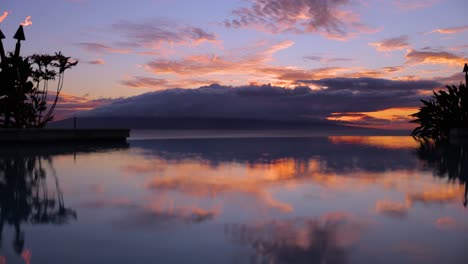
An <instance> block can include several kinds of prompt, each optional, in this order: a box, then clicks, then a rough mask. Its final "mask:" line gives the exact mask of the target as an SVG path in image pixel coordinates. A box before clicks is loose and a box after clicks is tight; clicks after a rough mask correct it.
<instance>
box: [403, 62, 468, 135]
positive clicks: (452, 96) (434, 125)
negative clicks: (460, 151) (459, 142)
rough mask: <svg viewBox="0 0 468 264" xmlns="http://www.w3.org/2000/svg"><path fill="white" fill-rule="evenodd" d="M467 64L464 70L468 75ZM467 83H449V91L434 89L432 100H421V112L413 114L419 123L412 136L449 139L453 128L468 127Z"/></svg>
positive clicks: (414, 121)
mask: <svg viewBox="0 0 468 264" xmlns="http://www.w3.org/2000/svg"><path fill="white" fill-rule="evenodd" d="M467 68H468V67H467V65H466V64H465V68H464V72H465V73H466V74H467V76H468V69H467ZM466 85H467V84H466V83H465V84H463V83H460V85H458V86H455V85H451V86H450V85H447V86H446V87H447V91H443V90H439V91H437V92H436V91H433V96H432V98H431V99H430V100H428V101H426V100H421V102H422V103H423V106H422V107H421V108H420V109H419V112H417V113H415V114H412V115H411V116H412V117H415V118H416V119H414V120H412V121H411V122H413V123H418V124H419V126H418V127H416V128H415V129H414V130H413V132H412V133H411V135H412V136H416V137H423V138H432V139H436V140H444V139H447V138H448V136H449V133H450V129H451V128H462V127H465V128H466V127H468V88H467V87H466Z"/></svg>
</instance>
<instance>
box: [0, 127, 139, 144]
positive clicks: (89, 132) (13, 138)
mask: <svg viewBox="0 0 468 264" xmlns="http://www.w3.org/2000/svg"><path fill="white" fill-rule="evenodd" d="M129 136H130V130H129V129H0V142H2V143H7V142H67V141H68V142H70V141H125V140H126V139H127V138H128V137H129Z"/></svg>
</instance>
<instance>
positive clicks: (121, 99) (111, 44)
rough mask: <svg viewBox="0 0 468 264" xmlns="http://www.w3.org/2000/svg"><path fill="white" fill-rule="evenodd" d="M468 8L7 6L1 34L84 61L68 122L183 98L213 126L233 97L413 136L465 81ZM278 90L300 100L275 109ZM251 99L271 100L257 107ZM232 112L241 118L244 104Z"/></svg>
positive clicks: (174, 0) (142, 1) (348, 3)
mask: <svg viewBox="0 0 468 264" xmlns="http://www.w3.org/2000/svg"><path fill="white" fill-rule="evenodd" d="M467 10H468V4H467V3H466V2H465V1H462V0H415V1H403V0H388V1H387V0H330V1H327V0H199V1H190V0H138V1H123V0H113V1H108V0H94V1H91V0H41V1H30V0H29V1H27V0H0V15H1V16H0V21H1V23H0V28H1V30H2V31H3V33H4V34H5V36H7V39H5V40H4V45H5V47H6V49H7V50H10V51H11V50H13V49H14V41H13V40H12V39H11V36H13V35H14V33H15V31H16V29H17V27H18V25H19V24H20V23H25V24H30V23H27V22H32V25H28V26H27V27H25V34H26V39H27V40H26V42H24V44H23V50H22V54H23V55H30V54H33V53H53V52H55V51H62V52H63V53H64V54H65V55H67V56H72V57H73V58H75V59H78V60H79V61H80V63H79V65H78V66H77V67H76V68H74V69H72V70H71V71H70V72H68V73H67V76H66V80H65V81H66V83H65V87H64V93H65V94H64V96H63V98H62V99H63V100H62V101H61V105H60V109H59V110H61V111H62V114H63V115H67V114H68V115H69V114H70V113H72V112H73V111H74V110H75V109H81V110H83V109H91V108H94V107H96V106H101V107H102V109H101V110H100V111H97V112H98V113H115V114H116V115H118V114H119V113H123V112H126V113H127V114H128V115H131V114H133V115H139V114H143V113H148V112H151V113H152V115H161V113H163V112H164V113H165V114H168V113H169V112H170V111H172V110H170V109H169V110H168V109H165V110H164V109H163V110H161V107H159V108H158V109H156V108H154V109H153V108H151V107H152V106H148V108H145V109H143V108H140V109H139V110H135V111H136V112H131V113H128V111H129V110H128V109H133V108H134V107H132V106H134V105H135V104H138V105H144V103H143V102H145V103H146V105H152V104H150V103H148V102H150V101H148V100H149V99H148V98H153V99H151V100H152V101H151V102H156V101H158V100H160V101H163V100H166V99H167V98H168V96H171V97H170V100H171V103H172V104H173V105H174V107H175V108H176V107H177V106H180V108H178V111H179V113H180V112H184V109H185V110H186V111H189V112H190V113H194V115H198V116H203V114H202V113H208V112H209V113H213V112H217V111H218V110H219V108H222V106H219V105H218V106H214V105H213V103H211V102H212V101H210V100H212V99H208V98H207V95H206V94H210V95H213V94H218V93H219V91H221V90H222V91H224V92H223V96H224V97H225V101H223V102H228V101H229V102H233V103H232V105H236V104H237V105H241V106H245V109H251V111H254V112H256V113H260V112H261V111H265V113H276V112H278V113H291V115H294V117H293V119H297V118H307V117H313V118H317V117H318V118H327V119H329V120H343V121H351V122H354V123H355V124H357V125H363V126H373V127H386V128H388V127H393V128H395V127H399V128H402V127H408V124H407V120H408V119H407V115H408V114H410V113H413V112H414V111H415V110H416V109H417V107H418V105H419V102H418V98H420V97H424V96H427V95H428V94H430V91H431V90H432V89H435V88H438V87H443V86H444V85H445V84H458V83H459V82H460V81H462V79H463V78H462V76H463V74H462V73H461V70H462V67H463V64H464V63H465V62H467V61H468V59H467V57H468V55H467V54H468V20H467V19H466V17H467V12H468V11H467ZM27 17H30V18H29V19H28V20H27V21H25V20H26V19H27ZM214 83H216V84H219V85H215V86H213V85H212V86H210V87H205V88H202V89H201V90H200V89H198V90H196V91H192V92H191V93H189V94H188V93H187V92H184V91H180V90H176V91H166V92H154V91H161V90H165V89H170V88H184V89H193V88H198V87H201V86H209V85H211V84H214ZM263 84H271V87H269V86H268V87H263V88H264V89H263V88H262V86H261V85H263ZM228 86H233V87H237V86H243V87H241V88H240V90H234V92H232V89H230V88H229V87H228ZM297 86H309V87H310V88H311V90H307V91H303V90H300V89H293V88H294V87H297ZM277 87H285V88H287V89H290V90H288V91H293V92H292V93H288V92H286V93H285V95H283V94H282V93H281V94H282V95H277V96H279V97H281V98H279V99H275V100H278V101H275V100H271V99H264V98H266V97H268V95H267V94H271V93H272V92H275V93H277V92H278V91H279V90H278V89H277ZM241 90H242V91H244V92H246V93H249V92H250V91H254V92H253V93H259V94H260V96H257V97H256V98H257V99H256V100H247V99H245V98H244V97H245V95H244V97H242V96H240V95H239V93H240V92H239V91H241ZM148 92H152V93H150V94H148V95H142V94H145V93H148ZM176 92H177V93H176ZM194 93H196V95H193V94H194ZM177 94H181V95H183V96H182V97H184V98H185V99H184V100H185V101H184V103H182V102H178V101H177V100H178V99H177V96H176V95H177ZM291 94H292V95H291ZM137 95H141V96H137ZM135 96H137V97H135ZM190 96H193V97H190ZM250 96H251V95H250ZM298 96H301V98H302V99H303V100H302V99H301V100H302V101H301V102H303V101H304V102H306V103H303V104H297V102H298ZM127 97H130V98H128V99H125V98H127ZM154 98H157V99H154ZM187 98H193V102H195V103H199V104H200V105H203V107H204V108H203V109H199V108H196V109H195V110H194V106H193V105H190V106H186V105H187V100H189V99H187ZM227 98H228V99H227ZM239 98H240V99H239ZM304 98H306V99H304ZM167 100H169V99H167ZM223 100H224V99H223ZM189 101H191V102H192V100H191V99H190V100H189ZM277 102H282V103H277ZM331 102H333V103H331ZM109 103H114V105H113V106H111V107H110V108H106V106H105V105H107V104H109ZM257 103H258V105H259V107H262V108H261V109H256V108H255V107H254V105H256V104H257ZM132 104H133V105H132ZM182 104H183V105H182ZM292 104H294V105H296V106H294V109H292V110H291V109H290V108H289V105H292ZM297 105H299V106H297ZM310 105H313V107H309V106H310ZM275 106H277V108H275ZM125 107H126V108H125ZM184 107H185V108H184ZM227 107H230V106H229V104H228V106H227ZM273 108H275V109H274V110H275V111H273V110H272V109H273ZM112 111H114V112H112ZM138 111H141V112H138ZM174 111H175V110H174ZM221 112H223V113H226V116H229V117H238V116H236V115H237V112H236V109H235V107H234V106H233V108H232V109H231V110H226V109H223V111H221ZM243 114H245V115H249V116H250V114H249V112H248V111H247V110H245V111H244V112H243ZM168 115H175V114H174V113H173V112H170V113H169V114H168ZM279 115H281V114H279ZM208 116H211V115H208ZM259 117H262V118H263V117H264V115H262V114H259Z"/></svg>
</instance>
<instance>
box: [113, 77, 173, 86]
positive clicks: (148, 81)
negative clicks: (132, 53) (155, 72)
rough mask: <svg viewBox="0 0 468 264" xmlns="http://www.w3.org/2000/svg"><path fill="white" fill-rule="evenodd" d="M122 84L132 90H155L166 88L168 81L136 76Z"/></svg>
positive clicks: (123, 81)
mask: <svg viewBox="0 0 468 264" xmlns="http://www.w3.org/2000/svg"><path fill="white" fill-rule="evenodd" d="M120 83H121V84H122V85H125V86H128V87H132V88H154V87H160V86H164V85H166V84H167V83H168V81H167V80H165V79H157V78H150V77H141V76H136V77H133V79H130V80H122V81H120Z"/></svg>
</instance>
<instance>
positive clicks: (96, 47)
mask: <svg viewBox="0 0 468 264" xmlns="http://www.w3.org/2000/svg"><path fill="white" fill-rule="evenodd" d="M78 45H79V46H80V47H81V48H83V49H84V50H86V51H89V52H94V53H99V54H103V53H129V52H130V50H127V49H116V48H113V47H110V46H107V45H104V44H100V43H93V42H86V43H85V42H83V43H79V44H78Z"/></svg>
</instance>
